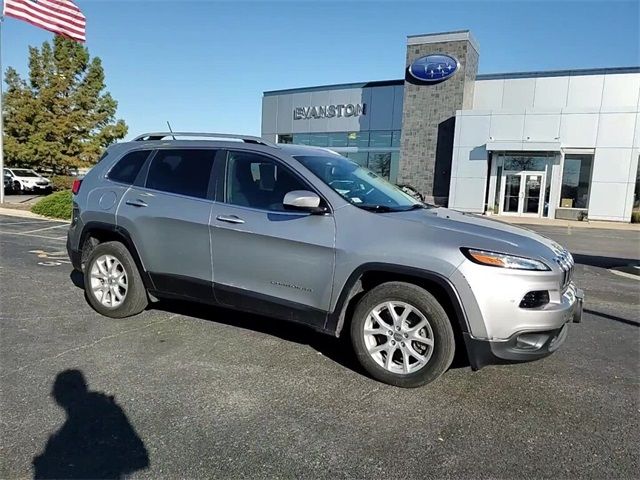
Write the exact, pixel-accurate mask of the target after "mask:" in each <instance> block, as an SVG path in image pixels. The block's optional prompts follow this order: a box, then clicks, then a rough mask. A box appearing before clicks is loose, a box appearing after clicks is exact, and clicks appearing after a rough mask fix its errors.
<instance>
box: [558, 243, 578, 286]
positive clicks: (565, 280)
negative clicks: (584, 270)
mask: <svg viewBox="0 0 640 480" xmlns="http://www.w3.org/2000/svg"><path fill="white" fill-rule="evenodd" d="M555 260H556V263H557V264H558V266H559V267H560V270H562V277H561V278H560V290H562V292H564V291H565V290H566V288H567V287H568V286H569V284H570V283H571V280H572V278H573V266H574V262H573V257H572V256H571V254H570V253H569V252H568V251H567V250H562V251H561V252H560V253H559V254H558V256H557V257H556V258H555Z"/></svg>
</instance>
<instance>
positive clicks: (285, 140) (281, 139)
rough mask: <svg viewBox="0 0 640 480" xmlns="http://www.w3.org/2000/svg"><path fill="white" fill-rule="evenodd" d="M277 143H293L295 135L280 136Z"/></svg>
mask: <svg viewBox="0 0 640 480" xmlns="http://www.w3.org/2000/svg"><path fill="white" fill-rule="evenodd" d="M277 143H293V135H291V134H290V133H288V134H286V135H278V142H277Z"/></svg>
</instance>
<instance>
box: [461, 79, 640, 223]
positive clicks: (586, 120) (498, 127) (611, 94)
mask: <svg viewBox="0 0 640 480" xmlns="http://www.w3.org/2000/svg"><path fill="white" fill-rule="evenodd" d="M473 105H474V109H473V110H461V111H458V112H457V115H456V131H455V138H454V153H453V159H452V169H451V191H450V197H449V205H450V207H451V208H455V209H460V210H464V211H470V212H482V211H484V202H485V198H486V188H487V184H488V183H489V182H487V175H488V172H487V161H488V153H487V150H486V144H487V143H491V144H492V145H495V144H500V143H502V144H503V145H504V150H521V151H527V150H529V149H531V150H541V149H543V148H544V144H545V143H548V144H549V145H552V144H556V145H557V144H558V143H559V145H560V148H561V150H560V151H559V152H558V154H559V156H560V158H562V157H563V154H562V152H563V151H564V150H567V149H576V148H577V149H592V150H593V151H594V164H593V171H592V181H591V190H590V196H589V218H590V219H592V220H613V221H629V220H630V217H631V209H632V204H633V195H634V189H635V179H636V171H637V166H638V156H639V154H640V113H639V112H640V73H620V74H618V73H614V74H606V75H605V74H603V75H574V76H572V75H567V76H555V77H534V78H516V79H491V80H478V81H477V82H476V86H475V94H474V103H473ZM560 170H561V165H558V167H557V168H554V171H553V177H554V179H555V182H556V183H557V182H560V181H561V178H562V177H561V172H560ZM490 188H493V189H495V185H494V186H493V187H491V185H490ZM557 190H558V189H557V188H556V191H557ZM551 201H552V203H553V204H554V205H553V208H552V210H553V209H555V207H557V203H558V201H559V198H558V197H557V196H556V197H555V198H552V199H551Z"/></svg>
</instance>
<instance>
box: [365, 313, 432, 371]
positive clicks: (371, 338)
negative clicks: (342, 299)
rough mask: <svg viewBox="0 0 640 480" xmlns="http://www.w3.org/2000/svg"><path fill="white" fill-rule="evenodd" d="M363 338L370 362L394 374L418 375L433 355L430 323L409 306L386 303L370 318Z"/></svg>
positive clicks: (366, 323) (366, 321) (368, 316)
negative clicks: (371, 359)
mask: <svg viewBox="0 0 640 480" xmlns="http://www.w3.org/2000/svg"><path fill="white" fill-rule="evenodd" d="M363 334H364V343H365V346H366V348H367V351H368V352H369V355H371V358H373V360H374V361H375V362H376V363H377V364H378V365H380V366H381V367H383V368H384V369H385V370H388V371H389V372H392V373H396V374H409V373H414V372H417V371H418V370H420V369H422V368H423V367H424V366H425V365H426V364H427V363H428V362H429V359H430V358H431V355H432V354H433V345H434V336H433V330H432V328H431V325H430V324H429V320H427V317H425V315H424V314H423V313H422V312H421V311H420V310H418V309H417V308H416V307H414V306H413V305H410V304H409V303H406V302H396V301H387V302H384V303H381V304H379V305H377V306H376V307H374V308H373V309H372V310H371V311H370V312H369V314H368V315H367V318H366V320H365V323H364V332H363Z"/></svg>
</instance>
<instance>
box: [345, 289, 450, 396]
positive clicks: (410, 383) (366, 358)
mask: <svg viewBox="0 0 640 480" xmlns="http://www.w3.org/2000/svg"><path fill="white" fill-rule="evenodd" d="M388 301H400V302H405V303H408V304H410V305H412V306H413V307H415V308H416V309H418V310H419V311H420V312H421V313H422V314H423V315H424V316H425V317H426V319H427V321H428V322H429V324H430V326H431V329H432V331H433V351H432V353H431V357H430V358H429V360H428V361H427V363H426V365H424V366H423V367H422V368H420V369H419V370H417V371H414V372H411V373H406V374H404V373H394V372H391V371H389V370H387V369H385V368H384V367H383V366H381V365H379V364H378V363H377V362H376V361H375V360H374V359H373V358H372V356H371V355H370V354H369V351H368V349H367V346H366V344H365V340H364V327H365V322H366V319H367V316H368V315H369V312H371V310H372V309H373V308H375V307H376V306H377V305H380V304H382V303H384V302H388ZM351 344H352V346H353V349H354V351H355V354H356V357H357V358H358V361H359V362H360V364H361V365H362V366H363V368H364V369H365V370H366V371H367V372H368V373H369V374H370V375H371V376H372V377H373V378H375V379H376V380H379V381H381V382H384V383H388V384H390V385H395V386H397V387H405V388H414V387H420V386H422V385H426V384H427V383H430V382H433V381H434V380H436V379H437V378H438V377H439V376H440V375H442V374H443V373H444V372H445V371H447V369H448V368H449V366H450V365H451V362H452V361H453V356H454V353H455V338H454V334H453V329H452V327H451V322H450V320H449V317H448V316H447V314H446V312H445V311H444V309H443V308H442V306H441V305H440V303H439V302H438V301H437V300H436V298H435V297H434V296H433V295H432V294H431V293H429V292H428V291H426V290H425V289H423V288H421V287H418V286H416V285H413V284H410V283H404V282H388V283H383V284H382V285H379V286H377V287H376V288H374V289H372V290H370V291H369V292H367V293H366V294H365V295H364V296H363V297H362V298H361V299H360V301H359V302H358V305H357V306H356V309H355V311H354V314H353V318H352V320H351ZM392 358H393V357H392ZM414 361H415V360H414Z"/></svg>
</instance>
